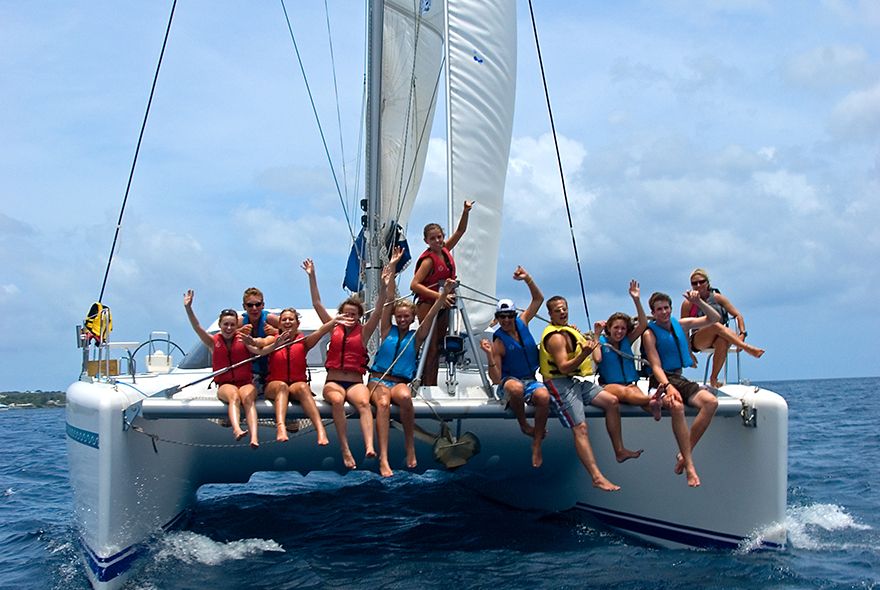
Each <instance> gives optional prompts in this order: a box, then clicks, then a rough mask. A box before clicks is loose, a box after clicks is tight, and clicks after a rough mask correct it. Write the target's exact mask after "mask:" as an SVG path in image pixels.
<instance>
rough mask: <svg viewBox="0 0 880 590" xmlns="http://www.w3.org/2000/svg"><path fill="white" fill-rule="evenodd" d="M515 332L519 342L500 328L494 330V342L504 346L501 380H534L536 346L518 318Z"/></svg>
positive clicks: (536, 360) (536, 356) (527, 329)
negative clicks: (511, 378) (512, 378)
mask: <svg viewBox="0 0 880 590" xmlns="http://www.w3.org/2000/svg"><path fill="white" fill-rule="evenodd" d="M515 321H516V331H517V333H518V334H519V339H520V342H517V341H516V339H514V338H513V337H512V336H510V334H508V333H507V332H505V331H504V330H502V329H501V328H499V329H497V330H495V336H494V339H495V340H501V343H502V344H504V359H503V360H502V361H501V380H502V381H503V380H504V379H507V378H508V377H516V378H517V379H534V378H535V373H536V372H537V370H538V345H537V344H536V343H535V339H534V338H533V337H532V333H531V332H529V327H528V326H526V324H525V322H523V321H522V320H521V319H520V318H519V317H517V318H516V320H515Z"/></svg>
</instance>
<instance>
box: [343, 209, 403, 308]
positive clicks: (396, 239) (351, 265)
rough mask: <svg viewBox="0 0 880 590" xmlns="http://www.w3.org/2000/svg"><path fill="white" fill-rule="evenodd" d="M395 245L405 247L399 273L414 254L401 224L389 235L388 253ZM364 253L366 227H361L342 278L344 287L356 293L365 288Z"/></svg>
mask: <svg viewBox="0 0 880 590" xmlns="http://www.w3.org/2000/svg"><path fill="white" fill-rule="evenodd" d="M394 246H397V247H400V248H403V256H402V257H401V258H400V262H398V263H397V273H398V274H399V273H400V272H401V271H402V270H403V269H405V268H406V265H407V264H409V261H410V260H412V255H411V254H410V252H409V244H408V243H407V241H406V236H405V235H404V233H403V229H402V228H401V227H400V226H399V225H398V226H397V228H396V229H395V231H393V232H391V235H389V236H388V240H387V241H386V244H385V251H386V253H390V252H391V248H392V247H394ZM363 254H364V229H363V228H361V231H360V233H359V234H358V237H357V238H355V240H354V244H352V245H351V252H350V253H349V255H348V264H346V265H345V278H344V279H343V280H342V288H343V289H348V290H349V291H351V292H354V293H358V292H360V291H361V289H363V287H364V285H363V283H362V282H361V258H362V257H363Z"/></svg>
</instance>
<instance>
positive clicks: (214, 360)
mask: <svg viewBox="0 0 880 590" xmlns="http://www.w3.org/2000/svg"><path fill="white" fill-rule="evenodd" d="M250 356H251V354H250V352H249V351H248V349H247V348H246V347H245V345H244V342H242V341H241V337H240V336H239V335H238V334H236V335H235V338H233V340H232V347H231V348H230V347H229V346H228V344H227V342H226V339H225V338H223V335H222V334H220V333H217V334H214V350H213V351H212V354H211V366H212V368H213V369H214V370H215V371H219V370H220V369H225V368H226V367H230V366H232V365H234V364H236V363H240V362H241V361H243V360H245V359H249V358H250ZM253 377H254V373H253V369H252V366H251V363H245V364H243V365H242V366H240V367H236V368H234V369H232V370H230V371H226V372H225V373H223V374H222V375H217V376H216V377H214V383H216V384H217V385H222V384H224V383H232V384H233V385H235V386H236V387H241V386H242V385H247V384H248V383H250V382H251V381H252V380H253Z"/></svg>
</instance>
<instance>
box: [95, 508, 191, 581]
mask: <svg viewBox="0 0 880 590" xmlns="http://www.w3.org/2000/svg"><path fill="white" fill-rule="evenodd" d="M185 516H186V510H182V511H181V512H179V513H178V514H177V515H176V516H175V517H174V518H172V519H171V520H169V521H168V523H167V524H165V525H164V526H163V527H162V530H163V531H168V530H171V529H173V528H175V527H177V526H178V525H180V524H181V523H182V522H183V520H184V517H185ZM79 542H80V545H81V547H82V549H83V554H84V555H85V561H86V565H88V567H89V569H90V570H91V571H92V574H93V575H94V576H95V579H96V580H97V581H99V582H109V581H110V580H112V579H114V578H117V577H119V576H120V575H122V574H124V573H126V572H127V571H128V570H129V569H131V566H132V565H133V564H134V562H135V561H136V560H137V559H138V558H139V557H141V556H142V555H143V554H144V553H145V552H146V550H147V545H146V543H138V544H137V545H131V546H129V547H126V548H125V549H123V550H122V551H118V552H116V553H114V554H113V555H110V556H109V557H100V556H99V555H98V554H97V553H95V552H94V551H93V550H92V548H91V547H89V546H88V545H87V544H86V542H85V540H84V539H82V538H80V540H79Z"/></svg>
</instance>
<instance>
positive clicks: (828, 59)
mask: <svg viewBox="0 0 880 590" xmlns="http://www.w3.org/2000/svg"><path fill="white" fill-rule="evenodd" d="M877 70H878V68H877V66H876V65H875V64H872V63H871V59H870V56H869V54H868V52H867V50H865V48H864V47H858V46H851V45H823V46H821V47H815V48H813V49H811V50H810V51H807V52H805V53H802V54H800V55H797V56H795V57H793V58H792V59H790V60H789V61H788V63H787V64H785V66H784V72H785V76H786V79H787V80H788V81H789V82H792V83H794V84H797V85H799V86H803V87H806V88H814V89H830V88H835V87H840V86H853V85H856V86H861V85H862V84H863V83H864V81H865V80H866V79H868V77H869V76H871V75H872V74H874V73H876V72H877Z"/></svg>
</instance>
